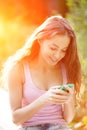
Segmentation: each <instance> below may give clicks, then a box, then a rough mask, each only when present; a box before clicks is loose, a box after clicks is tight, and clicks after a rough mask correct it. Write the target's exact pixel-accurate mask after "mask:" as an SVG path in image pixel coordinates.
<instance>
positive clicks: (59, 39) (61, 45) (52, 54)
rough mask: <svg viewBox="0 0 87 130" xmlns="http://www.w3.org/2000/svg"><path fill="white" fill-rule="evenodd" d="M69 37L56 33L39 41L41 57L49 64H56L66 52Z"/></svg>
mask: <svg viewBox="0 0 87 130" xmlns="http://www.w3.org/2000/svg"><path fill="white" fill-rule="evenodd" d="M69 43H70V38H69V36H68V35H56V36H53V37H52V38H50V39H45V40H42V41H41V43H40V55H41V58H42V59H43V60H44V61H45V62H46V63H47V64H49V65H52V66H53V65H56V64H57V63H58V62H59V61H60V60H61V59H62V58H63V57H64V56H65V54H66V50H67V48H68V46H69Z"/></svg>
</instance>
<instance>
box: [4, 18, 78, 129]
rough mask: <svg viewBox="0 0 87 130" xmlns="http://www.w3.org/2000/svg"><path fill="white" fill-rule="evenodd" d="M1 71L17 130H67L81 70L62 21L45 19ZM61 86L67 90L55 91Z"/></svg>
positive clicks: (72, 39) (71, 33) (70, 32)
mask: <svg viewBox="0 0 87 130" xmlns="http://www.w3.org/2000/svg"><path fill="white" fill-rule="evenodd" d="M3 72H4V75H5V74H6V77H7V85H8V88H9V96H10V104H11V109H12V117H13V122H14V123H15V124H17V125H21V130H69V127H68V125H67V123H69V122H71V121H72V119H73V118H74V115H75V95H76V93H78V92H79V89H80V83H81V67H80V62H79V57H78V52H77V44H76V37H75V33H74V31H73V29H72V28H71V27H70V25H69V23H68V22H67V21H66V20H65V19H64V18H62V17H60V16H51V17H50V18H48V19H46V21H44V23H42V25H41V26H39V27H38V28H37V29H36V30H35V32H34V33H33V34H32V36H31V37H30V38H29V40H28V42H27V43H26V44H25V45H24V47H23V48H21V49H20V50H19V51H17V53H16V54H15V55H14V56H12V57H11V58H10V59H9V60H8V61H7V62H6V64H5V68H4V71H3ZM68 83H73V84H74V87H73V88H70V87H69V86H68V85H67V84H68ZM61 85H64V86H65V89H66V90H67V91H64V90H61V89H59V88H60V86H61Z"/></svg>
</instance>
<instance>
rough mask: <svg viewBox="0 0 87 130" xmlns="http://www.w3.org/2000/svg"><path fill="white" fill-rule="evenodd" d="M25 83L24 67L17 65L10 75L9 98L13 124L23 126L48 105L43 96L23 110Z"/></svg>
mask: <svg viewBox="0 0 87 130" xmlns="http://www.w3.org/2000/svg"><path fill="white" fill-rule="evenodd" d="M23 83H24V72H23V66H22V65H20V64H17V65H15V66H13V67H12V69H11V70H10V72H9V75H8V88H9V98H10V104H11V110H12V118H13V122H14V123H16V124H21V123H23V122H24V121H26V120H28V119H29V118H31V117H32V116H33V115H34V114H35V113H37V112H38V111H39V110H40V109H41V108H42V107H44V106H45V105H46V104H47V100H46V96H45V95H42V96H41V97H39V98H38V99H37V100H35V101H34V102H33V103H31V104H29V105H27V106H26V107H23V108H22V91H23V90H22V88H23Z"/></svg>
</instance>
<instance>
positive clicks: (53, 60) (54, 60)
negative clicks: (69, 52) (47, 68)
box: [50, 57, 59, 62]
mask: <svg viewBox="0 0 87 130" xmlns="http://www.w3.org/2000/svg"><path fill="white" fill-rule="evenodd" d="M50 59H51V61H52V62H58V61H59V60H58V59H55V58H52V57H50Z"/></svg>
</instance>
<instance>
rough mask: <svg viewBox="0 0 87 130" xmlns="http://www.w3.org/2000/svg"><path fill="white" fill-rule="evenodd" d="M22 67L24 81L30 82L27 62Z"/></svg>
mask: <svg viewBox="0 0 87 130" xmlns="http://www.w3.org/2000/svg"><path fill="white" fill-rule="evenodd" d="M23 66H24V74H25V80H26V81H28V80H29V81H30V80H31V76H30V71H29V66H28V63H27V62H24V63H23Z"/></svg>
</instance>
